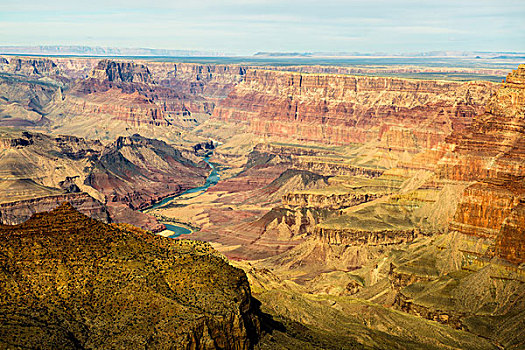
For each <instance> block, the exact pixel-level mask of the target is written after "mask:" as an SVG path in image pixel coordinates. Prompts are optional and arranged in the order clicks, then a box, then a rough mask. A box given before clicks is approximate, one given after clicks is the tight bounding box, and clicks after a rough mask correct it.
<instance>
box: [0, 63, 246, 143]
mask: <svg viewBox="0 0 525 350" xmlns="http://www.w3.org/2000/svg"><path fill="white" fill-rule="evenodd" d="M0 72H3V73H5V74H6V75H5V76H2V77H0V93H2V96H3V97H4V99H3V100H2V101H0V115H1V116H5V118H1V120H0V125H9V126H13V125H14V126H43V125H44V126H45V127H47V128H48V129H49V130H50V131H52V132H53V133H63V134H75V135H78V136H82V137H90V138H97V139H100V138H104V137H105V138H114V137H117V136H120V135H131V134H133V133H134V132H138V131H140V132H141V133H143V134H144V133H145V134H146V135H148V136H151V137H153V136H155V137H162V138H164V139H169V138H176V137H177V136H179V135H180V133H181V131H182V129H184V128H187V127H194V126H196V125H198V124H199V123H200V122H201V121H202V119H203V118H206V116H207V115H209V114H211V113H212V111H213V109H214V107H215V105H216V104H217V103H218V101H219V100H220V99H222V98H224V97H226V96H227V95H228V93H229V91H230V89H231V87H232V86H233V85H234V84H236V83H238V82H239V81H240V80H241V79H242V77H243V75H244V73H245V69H244V68H242V67H239V66H227V65H199V64H189V63H188V64H186V63H168V62H147V61H140V60H137V61H123V60H108V59H105V60H99V59H86V58H53V59H47V58H45V59H44V58H24V57H21V58H12V57H9V58H6V59H3V60H1V61H0ZM39 90H43V91H42V92H39ZM158 127H161V128H162V129H161V128H158Z"/></svg>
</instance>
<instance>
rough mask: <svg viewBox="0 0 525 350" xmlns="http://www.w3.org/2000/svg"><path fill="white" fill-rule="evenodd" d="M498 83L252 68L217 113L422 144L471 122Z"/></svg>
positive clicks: (263, 130) (259, 126) (352, 138)
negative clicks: (357, 75)
mask: <svg viewBox="0 0 525 350" xmlns="http://www.w3.org/2000/svg"><path fill="white" fill-rule="evenodd" d="M495 87H496V85H495V84H492V83H482V82H469V83H454V82H441V81H422V80H407V79H396V78H373V77H356V76H339V75H324V74H299V73H292V72H278V71H268V70H253V69H249V70H247V72H246V75H245V79H244V81H243V82H242V83H240V84H238V85H237V86H236V87H235V88H234V89H233V90H232V92H231V93H230V95H229V96H228V98H226V99H225V100H223V101H222V102H221V103H220V105H219V106H218V108H216V109H215V111H214V114H213V116H214V117H215V118H217V119H221V120H224V121H232V122H239V121H242V122H245V123H247V124H248V125H249V128H250V130H251V131H253V132H255V133H257V134H262V135H271V136H280V137H284V138H289V139H297V140H302V141H317V142H325V143H333V144H348V143H353V142H357V143H364V142H367V141H375V140H380V141H381V146H382V147H386V148H390V149H401V150H409V151H420V150H424V149H429V148H433V147H435V146H436V145H437V144H438V143H440V142H442V141H443V140H444V139H445V137H446V136H447V135H449V134H450V133H451V131H452V130H463V129H464V128H465V127H466V126H468V125H469V124H470V122H471V120H472V117H473V116H475V115H477V114H480V113H482V112H483V108H484V104H485V102H486V101H487V100H488V98H489V96H490V94H491V93H492V91H493V90H494V89H495Z"/></svg>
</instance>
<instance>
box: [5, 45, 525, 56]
mask: <svg viewBox="0 0 525 350" xmlns="http://www.w3.org/2000/svg"><path fill="white" fill-rule="evenodd" d="M0 54H12V55H56V56H60V55H71V56H98V57H136V56H143V57H234V56H242V55H235V54H230V53H223V52H214V51H198V50H167V49H150V48H118V47H100V46H77V45H73V46H61V45H43V46H0ZM252 57H256V58H268V57H274V58H316V57H333V58H335V57H370V58H372V57H416V58H418V57H419V58H433V57H435V58H466V59H476V58H479V59H525V52H489V51H428V52H408V53H388V52H372V53H370V52H368V53H367V52H357V51H352V52H350V51H348V52H344V51H341V52H320V51H319V52H267V51H261V52H257V53H255V54H253V56H252Z"/></svg>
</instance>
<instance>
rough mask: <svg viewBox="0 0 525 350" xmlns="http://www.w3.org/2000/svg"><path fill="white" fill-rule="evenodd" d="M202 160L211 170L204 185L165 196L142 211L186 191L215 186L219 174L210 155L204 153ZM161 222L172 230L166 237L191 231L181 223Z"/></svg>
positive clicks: (155, 206)
mask: <svg viewBox="0 0 525 350" xmlns="http://www.w3.org/2000/svg"><path fill="white" fill-rule="evenodd" d="M203 160H204V161H205V162H206V163H207V164H208V165H209V166H210V167H211V172H210V174H209V175H208V177H207V178H206V182H204V185H202V186H199V187H194V188H190V189H189V190H186V191H184V192H182V193H179V194H177V195H175V196H170V197H166V198H164V199H163V200H161V201H160V202H158V203H155V204H153V205H152V206H150V207H148V208H146V209H143V210H142V211H143V212H144V211H149V210H153V209H157V208H160V207H163V206H165V205H166V204H168V203H170V202H171V201H173V200H174V199H176V198H177V197H180V196H182V195H185V194H188V193H196V192H201V191H202V192H206V191H207V190H208V188H210V187H212V186H215V185H216V184H217V183H218V182H219V180H220V174H219V172H218V171H217V168H216V167H215V165H213V163H211V162H210V155H209V154H208V155H206V156H205V157H203ZM163 224H164V226H166V230H168V231H172V232H173V234H172V235H169V236H168V237H171V238H174V237H178V236H180V235H186V234H190V233H192V232H193V231H191V230H190V229H188V228H187V227H185V226H182V225H177V224H175V223H164V222H163Z"/></svg>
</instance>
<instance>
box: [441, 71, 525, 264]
mask: <svg viewBox="0 0 525 350" xmlns="http://www.w3.org/2000/svg"><path fill="white" fill-rule="evenodd" d="M524 107H525V65H520V66H519V68H518V69H517V70H515V71H513V72H512V73H510V74H509V75H508V76H507V79H506V82H505V83H504V84H503V86H502V87H501V88H500V89H499V90H497V91H496V93H495V94H494V96H493V97H492V98H491V100H490V101H489V103H488V104H487V108H486V112H485V114H483V115H480V116H478V117H476V118H475V119H474V121H473V123H472V125H471V126H470V127H468V128H467V129H466V130H465V131H463V132H455V133H453V134H452V135H451V136H450V137H449V138H447V146H446V148H447V150H448V153H447V154H446V155H445V157H444V158H443V159H442V160H441V161H440V166H439V169H438V174H439V176H441V177H442V178H445V179H451V180H457V181H476V183H474V184H472V185H471V186H469V187H467V189H466V190H465V192H464V194H463V198H462V200H461V202H460V205H459V207H458V210H457V212H456V215H455V218H454V221H453V222H452V223H451V224H450V228H451V229H452V230H455V231H459V232H461V233H465V234H468V235H473V236H479V237H490V238H492V239H495V238H496V237H497V239H496V248H495V253H496V255H497V256H500V257H502V258H505V259H508V260H509V261H513V262H518V263H519V262H524V261H525V260H524V248H523V245H522V244H517V245H513V246H512V247H511V242H518V241H519V237H522V235H523V230H524V226H523V220H520V219H519V213H521V212H522V208H521V207H522V204H520V203H522V200H523V198H524V196H525V186H524V185H525V184H524V177H525V162H524V159H525V116H524Z"/></svg>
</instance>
